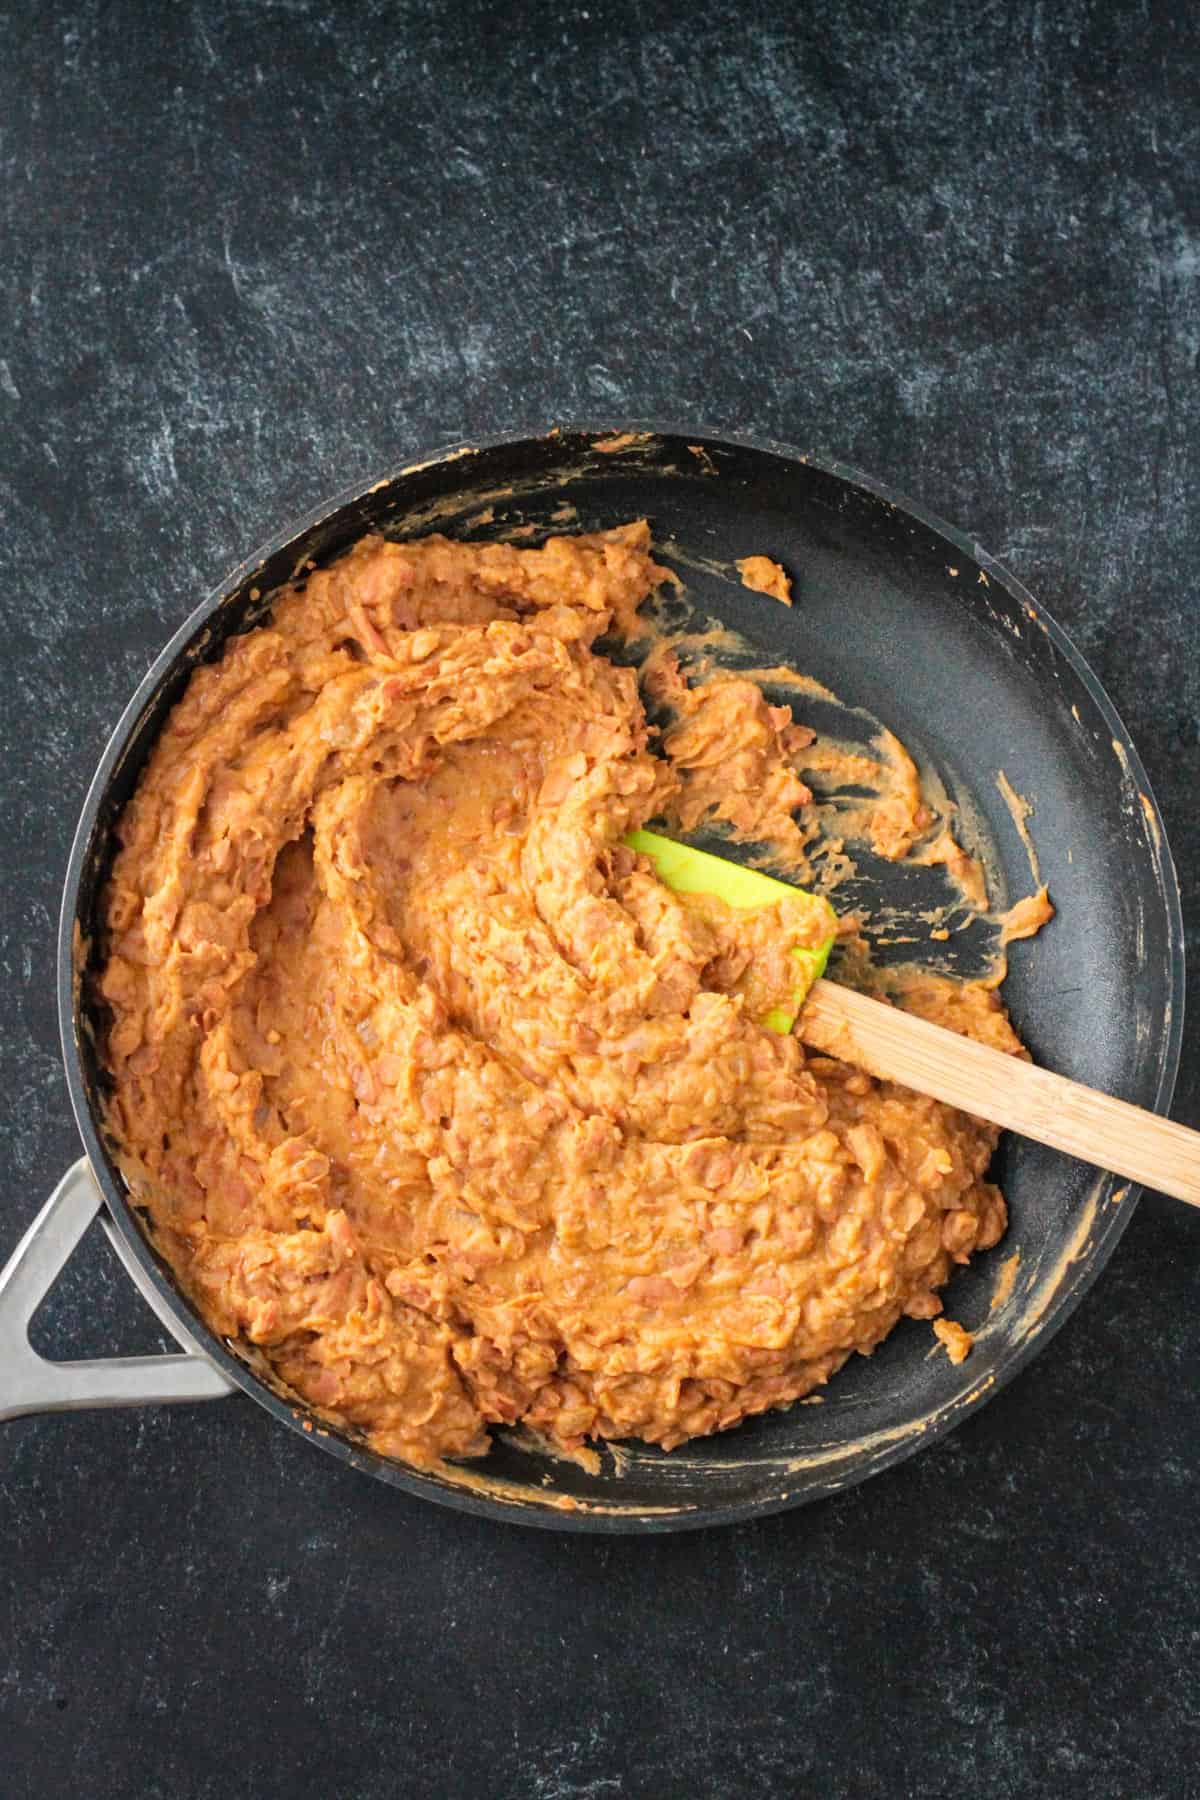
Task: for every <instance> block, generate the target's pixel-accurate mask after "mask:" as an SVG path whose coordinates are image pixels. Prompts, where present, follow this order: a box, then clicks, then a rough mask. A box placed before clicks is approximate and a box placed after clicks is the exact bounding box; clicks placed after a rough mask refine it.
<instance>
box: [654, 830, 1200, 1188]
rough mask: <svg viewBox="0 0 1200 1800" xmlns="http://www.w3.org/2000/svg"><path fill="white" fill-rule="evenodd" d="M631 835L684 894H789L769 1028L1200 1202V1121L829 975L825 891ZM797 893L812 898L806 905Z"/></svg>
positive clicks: (750, 905)
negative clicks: (788, 961)
mask: <svg viewBox="0 0 1200 1800" xmlns="http://www.w3.org/2000/svg"><path fill="white" fill-rule="evenodd" d="M625 842H626V843H627V844H628V845H629V847H630V849H632V850H636V851H638V852H639V853H640V854H641V855H642V856H646V857H648V858H649V859H650V862H651V863H652V865H653V867H654V872H655V874H656V875H657V876H658V878H659V880H660V881H661V882H662V883H663V884H664V886H666V887H669V888H670V889H672V891H673V892H675V893H677V894H711V895H713V896H714V897H715V898H716V899H718V900H721V901H724V903H725V904H726V905H727V906H730V907H733V908H734V909H735V910H736V911H738V912H752V911H754V910H756V909H758V908H762V907H767V906H778V905H780V903H781V902H782V901H784V900H786V901H787V902H788V908H787V913H786V914H785V915H784V916H785V917H788V918H791V919H795V921H796V929H797V935H798V936H799V937H801V938H802V939H803V942H802V943H797V944H795V945H794V946H793V947H792V949H791V952H790V954H791V958H792V961H793V963H794V965H795V985H794V987H793V990H792V994H791V997H790V999H789V1001H788V1002H787V1004H786V1005H777V1006H775V1007H773V1008H772V1009H771V1011H769V1012H768V1013H766V1014H765V1015H764V1017H763V1018H762V1020H761V1023H762V1024H763V1025H765V1026H767V1027H768V1028H769V1029H770V1030H771V1031H776V1032H781V1033H782V1032H789V1031H791V1030H793V1028H794V1029H795V1032H796V1035H797V1036H798V1037H800V1038H802V1039H803V1040H804V1042H805V1043H806V1044H809V1045H811V1046H812V1047H813V1048H814V1049H817V1050H819V1051H823V1052H824V1053H825V1054H826V1055H827V1056H836V1057H838V1058H839V1060H840V1061H842V1062H848V1063H853V1064H854V1065H855V1066H856V1067H857V1068H860V1069H865V1070H866V1071H867V1073H868V1074H870V1075H874V1076H876V1077H878V1078H879V1079H880V1080H884V1081H896V1082H899V1083H900V1084H901V1085H902V1086H904V1087H907V1088H913V1089H914V1090H915V1091H916V1092H917V1093H919V1094H929V1095H931V1096H932V1097H933V1099H935V1100H944V1101H946V1102H947V1103H948V1104H949V1105H951V1106H957V1107H960V1108H961V1109H962V1111H963V1112H967V1113H971V1114H972V1115H973V1116H974V1117H975V1118H978V1119H989V1120H990V1121H991V1122H992V1124H993V1125H1000V1126H1003V1127H1004V1128H1005V1129H1006V1130H1009V1131H1017V1132H1020V1133H1021V1135H1022V1136H1023V1137H1030V1138H1036V1140H1037V1141H1038V1142H1039V1143H1041V1144H1049V1145H1050V1146H1051V1147H1052V1148H1053V1149H1055V1150H1065V1151H1066V1152H1067V1154H1068V1155H1070V1156H1077V1157H1079V1159H1080V1160H1081V1161H1082V1162H1087V1163H1092V1164H1094V1166H1095V1167H1096V1168H1100V1169H1112V1170H1114V1171H1115V1172H1116V1173H1117V1174H1118V1175H1124V1176H1126V1177H1128V1179H1129V1180H1131V1181H1139V1182H1144V1183H1145V1185H1146V1186H1147V1187H1152V1188H1156V1189H1157V1190H1158V1191H1159V1193H1162V1194H1173V1195H1174V1196H1175V1198H1176V1199H1178V1200H1187V1201H1190V1202H1191V1204H1192V1205H1193V1206H1200V1132H1196V1131H1189V1130H1187V1129H1186V1128H1185V1127H1184V1126H1182V1125H1176V1124H1173V1123H1172V1121H1171V1120H1170V1119H1160V1118H1158V1117H1157V1116H1156V1115H1155V1114H1154V1113H1149V1112H1144V1111H1143V1110H1142V1108H1141V1107H1138V1106H1130V1105H1129V1104H1128V1102H1127V1101H1124V1100H1116V1099H1114V1098H1113V1097H1112V1096H1111V1095H1109V1094H1101V1093H1098V1092H1097V1090H1096V1089H1095V1088H1089V1087H1084V1086H1083V1085H1082V1084H1081V1083H1080V1082H1077V1081H1068V1080H1067V1079H1066V1078H1065V1077H1064V1076H1062V1075H1053V1074H1051V1073H1050V1071H1049V1070H1048V1069H1039V1068H1037V1067H1035V1065H1034V1064H1033V1063H1030V1062H1026V1061H1025V1060H1024V1059H1023V1058H1021V1057H1017V1056H1007V1055H1005V1054H1004V1052H1003V1051H1000V1050H993V1049H991V1048H990V1047H989V1046H988V1045H986V1044H977V1043H976V1042H975V1041H974V1040H973V1039H971V1038H966V1037H960V1036H959V1034H958V1033H957V1032H954V1031H947V1030H946V1029H945V1028H944V1027H943V1026H941V1025H931V1024H929V1023H928V1021H927V1020H925V1019H918V1018H917V1017H916V1016H915V1015H914V1014H912V1013H906V1012H902V1011H901V1010H900V1008H899V1007H896V1006H888V1005H887V1004H886V1003H884V1002H883V1001H880V1000H871V999H869V998H868V997H867V995H865V994H857V993H855V992H854V991H853V990H852V989H850V988H844V987H840V986H839V985H838V984H837V983H836V982H833V981H825V980H823V979H822V977H823V975H824V972H825V964H826V962H827V961H828V958H829V952H830V949H831V947H832V945H833V940H834V936H835V934H836V929H837V918H836V915H835V914H834V911H833V908H832V907H831V906H830V905H829V903H828V901H826V900H821V899H819V898H818V897H817V896H816V895H814V894H807V893H805V892H804V890H803V889H801V888H796V887H792V886H791V884H790V883H788V882H786V881H776V880H775V879H774V877H772V876H770V875H760V874H759V872H758V870H757V869H747V868H743V867H742V865H741V864H740V863H734V862H727V861H726V860H725V858H724V857H720V856H712V855H710V854H709V852H708V851H706V850H694V849H693V848H692V846H691V845H690V844H680V843H677V842H676V840H675V839H674V838H667V837H661V836H659V834H658V833H657V832H654V831H631V832H629V833H628V834H627V835H626V838H625ZM798 901H799V902H803V903H806V904H804V905H803V906H802V908H801V910H800V911H799V912H797V910H796V903H797V902H798Z"/></svg>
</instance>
